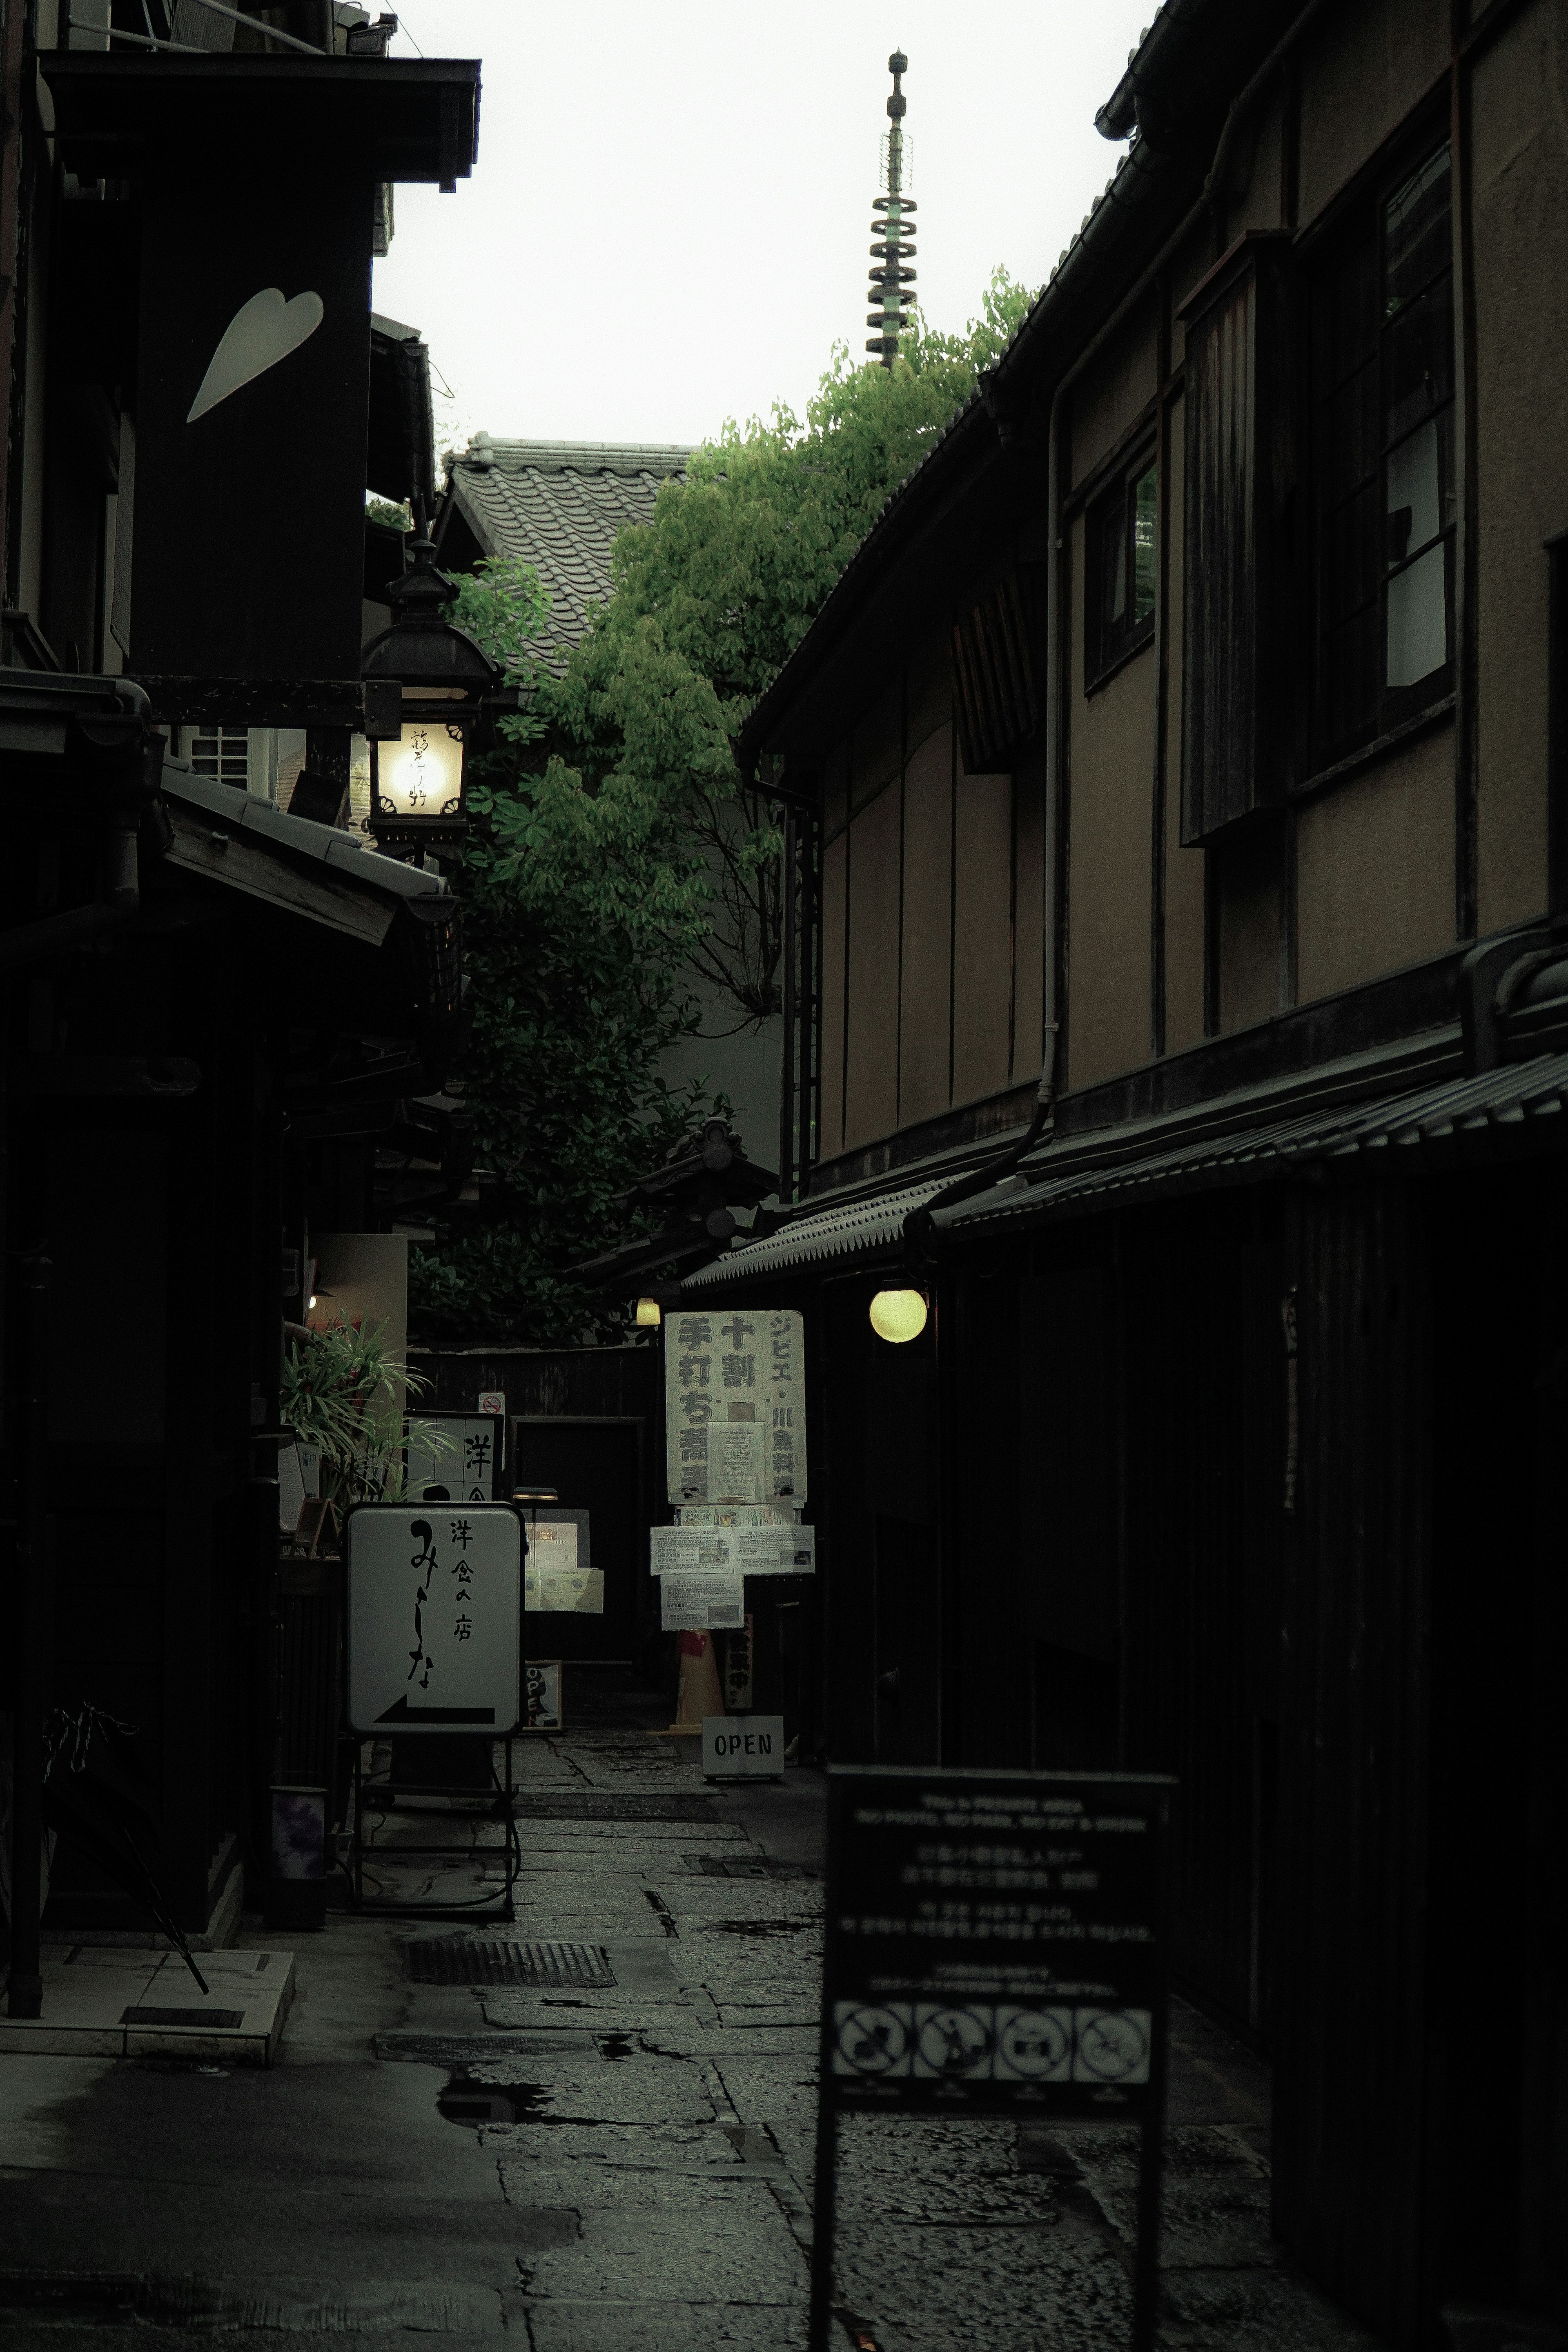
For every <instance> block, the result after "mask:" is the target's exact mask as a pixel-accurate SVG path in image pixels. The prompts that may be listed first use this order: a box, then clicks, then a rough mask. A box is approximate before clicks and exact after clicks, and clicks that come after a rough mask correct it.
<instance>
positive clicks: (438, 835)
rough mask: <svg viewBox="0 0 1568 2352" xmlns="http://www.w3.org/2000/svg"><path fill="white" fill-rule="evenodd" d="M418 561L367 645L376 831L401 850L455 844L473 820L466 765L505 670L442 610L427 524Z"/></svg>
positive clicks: (448, 585)
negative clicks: (385, 625)
mask: <svg viewBox="0 0 1568 2352" xmlns="http://www.w3.org/2000/svg"><path fill="white" fill-rule="evenodd" d="M410 553H411V555H412V558H413V562H412V563H411V564H410V567H409V569H408V570H407V571H406V572H404V573H403V575H402V577H401V578H400V579H398V580H395V581H394V582H393V583H392V585H391V587H390V588H389V589H388V591H387V601H388V603H389V604H391V606H392V608H393V622H392V626H391V628H390V629H384V630H383V632H382V634H381V635H380V636H379V637H374V638H373V639H372V640H371V643H370V644H369V645H368V646H366V647H365V649H364V656H363V663H362V670H363V678H364V731H365V734H366V736H367V737H368V739H369V741H370V830H371V832H372V833H373V834H374V835H375V840H376V845H377V847H378V848H381V849H384V850H386V851H389V852H390V854H391V855H392V856H395V857H404V858H414V857H417V856H419V855H420V854H421V853H422V852H423V851H426V850H431V849H443V848H445V849H454V848H456V847H457V846H458V845H459V844H460V843H461V841H462V838H463V834H464V831H465V828H466V824H467V815H466V810H465V771H466V768H467V764H468V741H469V738H470V736H471V735H472V732H473V730H474V728H475V726H476V724H477V723H478V720H479V714H480V706H481V704H484V703H489V704H491V705H492V706H493V704H494V701H495V698H496V694H497V689H498V688H499V687H500V671H499V670H498V669H497V668H496V667H495V666H494V664H493V663H492V662H490V661H489V660H487V659H486V657H485V656H484V654H483V653H481V652H480V650H479V646H477V645H476V644H475V643H474V640H473V639H472V637H470V636H469V635H468V632H467V631H466V630H464V629H458V628H454V627H453V625H452V624H451V622H450V621H448V620H447V619H446V618H445V617H444V609H443V608H444V607H445V606H446V605H447V604H448V603H449V602H450V600H451V598H452V595H453V593H454V589H453V583H452V582H451V581H450V580H449V579H448V578H447V575H446V573H445V572H442V571H440V570H438V569H437V562H436V549H435V545H434V543H433V541H431V540H430V539H429V538H428V536H427V535H426V533H425V532H424V531H423V530H421V531H420V532H419V533H418V535H417V537H416V538H415V539H414V540H413V541H412V542H411V545H410Z"/></svg>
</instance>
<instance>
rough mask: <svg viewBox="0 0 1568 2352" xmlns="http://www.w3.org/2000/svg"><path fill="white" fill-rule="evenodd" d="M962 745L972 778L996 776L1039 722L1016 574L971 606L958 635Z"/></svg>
mask: <svg viewBox="0 0 1568 2352" xmlns="http://www.w3.org/2000/svg"><path fill="white" fill-rule="evenodd" d="M952 677H953V688H954V699H955V702H956V706H957V710H958V739H959V746H960V749H961V750H962V751H963V765H964V769H965V771H966V772H967V773H968V774H970V775H972V776H982V775H994V774H995V773H996V772H998V771H999V770H1001V769H1002V768H1004V767H1005V764H1006V759H1007V755H1008V753H1010V752H1012V751H1016V749H1017V747H1018V745H1019V744H1021V743H1023V742H1024V741H1026V740H1027V738H1028V737H1029V736H1031V735H1032V734H1033V733H1034V731H1035V729H1036V726H1037V723H1038V715H1039V714H1038V708H1037V701H1036V696H1035V669H1034V663H1033V660H1032V658H1031V656H1030V651H1029V625H1028V607H1027V604H1026V600H1025V595H1024V591H1023V587H1022V585H1021V583H1020V582H1019V580H1018V577H1017V574H1016V572H1009V573H1008V574H1007V576H1006V578H1005V580H1002V581H1001V582H999V583H998V584H997V585H996V586H995V587H994V588H993V589H992V590H991V591H990V593H989V594H987V595H984V596H982V597H981V598H980V600H979V601H978V603H977V604H973V605H972V606H971V608H970V610H969V611H968V613H966V614H964V617H963V620H961V621H960V622H959V623H958V625H957V626H956V627H955V628H954V630H953V633H952Z"/></svg>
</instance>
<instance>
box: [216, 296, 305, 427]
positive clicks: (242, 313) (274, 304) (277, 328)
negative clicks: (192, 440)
mask: <svg viewBox="0 0 1568 2352" xmlns="http://www.w3.org/2000/svg"><path fill="white" fill-rule="evenodd" d="M325 316H326V306H325V305H324V304H323V302H322V300H321V296H320V295H319V294H296V295H295V297H294V299H293V300H292V301H291V302H285V300H284V299H283V289H282V288H281V287H280V286H264V287H263V288H262V289H261V291H260V293H259V294H253V295H252V296H251V298H250V299H249V301H248V302H244V303H242V304H241V305H240V307H239V309H238V310H237V311H236V312H235V314H234V316H233V318H232V319H231V320H229V322H228V324H227V326H226V328H225V329H224V331H223V339H222V341H220V342H219V344H218V347H217V349H216V352H214V353H213V355H212V358H211V360H210V361H209V362H208V365H207V372H206V373H205V375H204V376H203V378H202V382H201V389H200V391H199V392H198V393H197V394H196V396H195V400H193V401H192V403H191V408H190V414H189V415H188V416H187V417H186V418H185V423H186V424H187V425H194V424H195V421H196V419H197V417H198V416H205V415H206V413H207V411H208V409H209V408H216V406H217V404H218V402H219V401H220V400H226V399H227V398H228V395H229V394H230V393H231V392H237V391H238V390H239V387H240V385H241V384H242V383H250V382H251V381H252V379H253V378H254V377H256V376H258V375H265V374H266V373H267V370H268V368H269V367H276V366H277V364H278V362H279V360H286V359H287V358H288V356H289V352H297V351H298V350H299V348H300V344H301V343H302V342H305V341H308V340H309V338H310V336H311V335H313V334H314V333H315V331H316V330H317V328H318V327H319V326H320V325H321V320H323V318H325Z"/></svg>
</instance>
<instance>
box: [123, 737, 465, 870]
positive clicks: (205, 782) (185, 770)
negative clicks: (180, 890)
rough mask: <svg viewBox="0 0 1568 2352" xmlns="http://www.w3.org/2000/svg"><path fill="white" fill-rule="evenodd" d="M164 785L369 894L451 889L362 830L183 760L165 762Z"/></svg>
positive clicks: (172, 795) (251, 836)
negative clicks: (362, 837)
mask: <svg viewBox="0 0 1568 2352" xmlns="http://www.w3.org/2000/svg"><path fill="white" fill-rule="evenodd" d="M161 788H162V790H163V793H164V795H165V797H166V798H168V799H171V800H174V801H177V802H180V803H184V804H185V805H186V806H188V807H190V808H194V809H200V810H202V811H203V812H204V813H205V814H206V815H208V816H212V817H219V818H221V819H222V820H223V826H222V829H224V830H226V829H227V828H228V827H230V826H232V827H233V828H234V829H235V830H236V831H239V832H242V833H243V834H244V835H245V837H246V838H247V840H251V841H256V842H258V843H264V844H265V845H267V846H268V848H269V849H271V850H274V851H279V852H281V853H283V854H284V855H285V856H289V857H294V858H300V859H303V860H304V861H305V862H306V863H307V864H308V865H311V866H326V867H329V868H330V869H331V873H332V876H333V878H334V879H335V880H338V881H342V882H345V883H347V884H348V886H349V887H350V888H351V889H353V890H357V891H363V892H364V893H365V894H366V895H367V896H372V897H378V898H383V899H386V900H392V901H396V902H401V901H404V900H406V899H411V898H422V899H428V898H441V897H442V896H443V895H444V894H445V893H446V889H447V885H446V883H445V882H444V881H443V880H442V878H441V877H440V876H439V875H438V874H426V873H425V872H423V871H422V869H421V868H419V867H418V866H405V865H404V864H403V863H402V862H401V861H400V860H399V859H398V858H395V857H384V856H382V855H381V853H380V851H379V850H374V849H370V848H361V847H360V846H359V836H358V835H354V834H352V833H342V832H340V831H339V830H338V828H337V827H336V826H335V825H330V824H313V823H312V822H311V820H310V818H309V817H303V816H289V814H288V813H287V811H286V810H283V809H280V808H275V807H274V806H273V804H272V803H271V802H270V801H264V800H262V799H260V798H259V797H258V795H257V794H256V793H247V792H246V791H245V790H244V789H243V788H242V787H241V786H240V785H238V784H220V783H218V782H216V781H215V779H214V778H212V777H211V776H198V775H195V774H194V773H193V772H192V771H191V769H190V768H189V767H188V766H187V765H186V764H185V763H184V761H177V760H165V761H164V762H163V782H162V787H161Z"/></svg>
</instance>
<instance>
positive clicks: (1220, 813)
mask: <svg viewBox="0 0 1568 2352" xmlns="http://www.w3.org/2000/svg"><path fill="white" fill-rule="evenodd" d="M1184 317H1185V320H1186V328H1187V353H1186V390H1185V409H1186V511H1185V530H1184V573H1185V579H1184V595H1185V615H1184V629H1183V645H1184V656H1183V700H1182V737H1183V740H1182V839H1183V841H1184V843H1186V844H1188V845H1192V844H1194V843H1197V842H1203V841H1207V840H1209V839H1211V838H1212V837H1213V836H1214V835H1215V834H1218V833H1222V832H1224V831H1225V830H1226V827H1227V826H1229V825H1232V824H1237V823H1238V822H1240V821H1241V820H1242V819H1243V818H1245V817H1248V816H1251V815H1252V814H1254V813H1255V812H1256V811H1257V810H1258V809H1262V808H1267V807H1269V806H1272V805H1273V804H1274V803H1276V802H1277V801H1278V800H1279V797H1280V792H1281V785H1282V777H1281V774H1280V752H1281V748H1282V746H1283V743H1284V741H1285V740H1286V739H1287V734H1288V728H1287V726H1286V724H1285V720H1286V719H1287V716H1288V712H1289V707H1290V704H1291V699H1292V696H1291V681H1292V679H1293V677H1294V667H1293V664H1292V663H1291V661H1290V654H1289V646H1288V645H1286V644H1284V643H1282V642H1281V623H1282V619H1283V614H1282V613H1281V610H1280V607H1279V597H1278V593H1277V591H1278V583H1279V581H1280V580H1281V579H1282V578H1283V577H1284V576H1285V572H1286V568H1287V567H1286V566H1285V564H1284V563H1283V562H1281V558H1282V556H1283V554H1284V552H1285V551H1284V549H1283V547H1282V544H1281V530H1282V524H1283V514H1282V501H1281V496H1280V492H1281V487H1282V485H1281V480H1280V468H1279V467H1278V466H1277V464H1276V462H1275V459H1276V454H1277V453H1276V443H1277V438H1278V431H1277V428H1278V427H1279V425H1280V424H1282V422H1283V411H1282V408H1281V405H1280V404H1279V400H1278V398H1277V397H1276V388H1277V387H1278V386H1279V384H1280V383H1282V382H1283V381H1284V380H1285V364H1284V357H1285V355H1284V353H1283V352H1282V351H1281V350H1280V348H1279V339H1280V336H1281V334H1282V332H1283V329H1284V325H1285V316H1284V307H1283V304H1282V303H1281V302H1280V300H1279V286H1278V270H1277V266H1276V262H1275V254H1274V249H1273V246H1272V241H1271V240H1268V239H1261V238H1252V237H1248V238H1247V239H1244V240H1243V243H1242V244H1241V245H1240V246H1239V247H1235V248H1233V250H1232V252H1231V253H1230V254H1229V255H1227V256H1226V259H1225V260H1224V261H1223V262H1221V263H1220V264H1219V265H1218V267H1217V268H1215V270H1213V271H1212V272H1211V273H1210V275H1209V277H1208V278H1206V279H1205V282H1204V284H1203V285H1202V286H1200V287H1199V289H1198V290H1197V292H1196V293H1195V294H1194V296H1193V297H1192V299H1191V300H1190V301H1189V302H1188V303H1187V305H1186V307H1185V310H1184Z"/></svg>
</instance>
